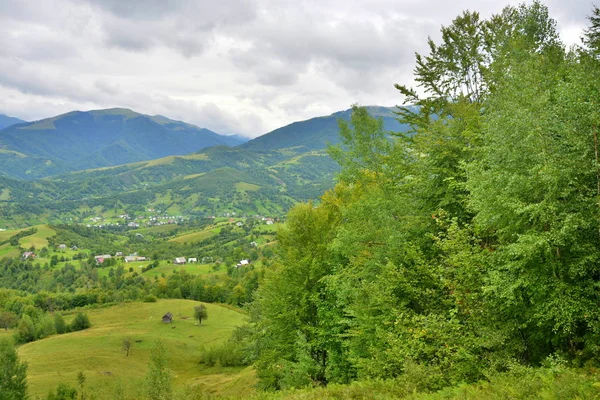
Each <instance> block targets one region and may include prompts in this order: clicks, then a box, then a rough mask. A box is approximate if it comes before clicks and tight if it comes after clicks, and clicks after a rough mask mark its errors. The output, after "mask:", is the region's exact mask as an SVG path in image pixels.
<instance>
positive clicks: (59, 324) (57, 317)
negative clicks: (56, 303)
mask: <svg viewBox="0 0 600 400" xmlns="http://www.w3.org/2000/svg"><path fill="white" fill-rule="evenodd" d="M54 329H56V333H58V334H59V335H60V334H62V333H66V332H68V330H69V328H68V326H67V323H66V322H65V319H64V318H63V316H62V314H61V313H54Z"/></svg>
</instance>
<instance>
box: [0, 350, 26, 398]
mask: <svg viewBox="0 0 600 400" xmlns="http://www.w3.org/2000/svg"><path fill="white" fill-rule="evenodd" d="M0 360H2V362H0V399H1V400H25V399H27V398H28V396H27V364H26V363H22V362H20V361H19V357H18V355H17V352H16V350H15V348H14V346H13V345H12V343H11V342H10V341H9V340H8V339H6V338H3V339H0Z"/></svg>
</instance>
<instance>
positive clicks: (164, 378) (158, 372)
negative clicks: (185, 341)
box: [145, 341, 173, 400]
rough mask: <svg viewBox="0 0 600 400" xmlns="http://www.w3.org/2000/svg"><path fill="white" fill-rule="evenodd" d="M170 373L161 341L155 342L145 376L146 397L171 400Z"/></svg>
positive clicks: (155, 399) (153, 399)
mask: <svg viewBox="0 0 600 400" xmlns="http://www.w3.org/2000/svg"><path fill="white" fill-rule="evenodd" d="M171 379H172V377H171V371H170V370H169V367H168V362H167V352H166V350H165V347H164V345H163V343H162V342H161V341H156V342H155V344H154V348H153V349H152V352H151V353H150V363H149V365H148V372H147V374H146V380H145V389H146V395H147V396H148V398H149V399H151V400H171V399H172V398H173V388H172V382H171Z"/></svg>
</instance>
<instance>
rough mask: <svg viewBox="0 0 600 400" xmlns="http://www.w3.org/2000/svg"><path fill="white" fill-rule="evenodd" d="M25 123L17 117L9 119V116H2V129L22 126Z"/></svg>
mask: <svg viewBox="0 0 600 400" xmlns="http://www.w3.org/2000/svg"><path fill="white" fill-rule="evenodd" d="M24 122H25V121H23V120H22V119H19V118H15V117H9V116H8V115H4V114H0V129H4V128H6V127H9V126H11V125H16V124H22V123H24Z"/></svg>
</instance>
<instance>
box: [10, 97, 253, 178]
mask: <svg viewBox="0 0 600 400" xmlns="http://www.w3.org/2000/svg"><path fill="white" fill-rule="evenodd" d="M240 143H241V140H240V139H238V138H236V137H232V136H222V135H219V134H217V133H215V132H212V131H210V130H208V129H202V128H199V127H197V126H195V125H191V124H187V123H185V122H181V121H175V120H172V119H169V118H166V117H163V116H160V115H156V116H149V115H144V114H139V113H136V112H134V111H131V110H128V109H121V108H113V109H107V110H95V111H85V112H84V111H73V112H70V113H67V114H63V115H59V116H56V117H53V118H48V119H44V120H41V121H35V122H28V123H22V124H18V125H13V126H9V127H7V128H5V129H3V130H1V131H0V171H1V173H3V174H4V175H5V176H9V177H14V178H18V179H35V178H40V177H45V176H50V175H56V174H61V173H66V172H70V171H77V170H83V169H91V168H102V167H108V166H114V165H121V164H128V163H133V162H138V161H145V160H152V159H157V158H162V157H166V156H172V155H184V154H188V153H191V152H194V151H199V150H201V149H203V148H207V147H211V146H220V145H225V146H235V145H237V144H240Z"/></svg>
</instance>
